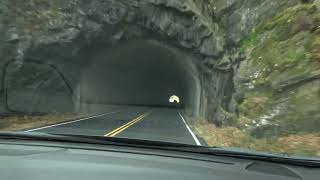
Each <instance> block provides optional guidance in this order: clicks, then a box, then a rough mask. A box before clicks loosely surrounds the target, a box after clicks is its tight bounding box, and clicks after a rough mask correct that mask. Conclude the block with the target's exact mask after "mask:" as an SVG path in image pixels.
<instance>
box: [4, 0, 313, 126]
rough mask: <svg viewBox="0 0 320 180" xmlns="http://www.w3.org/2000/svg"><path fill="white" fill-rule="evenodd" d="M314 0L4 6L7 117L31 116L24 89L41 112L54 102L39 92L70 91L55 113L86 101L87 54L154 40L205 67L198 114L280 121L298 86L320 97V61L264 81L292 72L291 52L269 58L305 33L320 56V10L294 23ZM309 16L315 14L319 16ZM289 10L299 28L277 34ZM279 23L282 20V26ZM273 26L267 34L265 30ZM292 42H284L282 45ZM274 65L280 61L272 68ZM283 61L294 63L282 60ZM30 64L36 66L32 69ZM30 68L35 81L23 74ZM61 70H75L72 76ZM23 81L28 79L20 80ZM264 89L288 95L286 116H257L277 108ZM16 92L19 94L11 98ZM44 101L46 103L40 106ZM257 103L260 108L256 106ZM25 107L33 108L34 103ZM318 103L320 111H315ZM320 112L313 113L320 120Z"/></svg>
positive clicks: (225, 120)
mask: <svg viewBox="0 0 320 180" xmlns="http://www.w3.org/2000/svg"><path fill="white" fill-rule="evenodd" d="M305 3H307V5H305ZM312 3H313V2H312V1H300V0H282V1H279V0H251V1H248V0H91V1H86V0H70V1H65V0H56V1H44V0H28V1H26V2H22V1H19V0H1V7H0V8H1V9H0V19H1V23H0V33H1V34H3V36H1V37H0V58H1V61H0V69H1V72H2V73H1V74H0V76H1V85H0V89H1V102H2V103H3V104H2V106H3V107H4V108H2V110H3V111H4V110H10V107H11V108H12V107H14V109H19V110H21V111H24V110H26V111H27V110H28V109H25V108H23V107H15V106H14V104H17V103H15V102H17V101H19V100H21V98H19V96H16V95H14V92H15V91H18V92H21V91H26V90H25V89H23V90H21V89H20V90H19V86H21V84H24V85H23V87H26V86H27V87H29V88H30V89H29V90H28V91H26V92H29V93H31V94H35V96H40V97H32V98H31V99H25V100H24V101H23V102H25V103H31V104H32V103H36V102H37V103H38V104H39V105H40V104H41V102H45V101H46V100H45V99H44V97H42V96H41V93H35V92H43V96H46V95H47V94H48V93H49V94H50V93H53V94H54V92H56V90H59V92H61V94H55V96H57V97H59V98H55V99H53V100H52V101H53V102H56V103H53V104H55V105H54V107H61V108H62V109H63V108H67V107H64V106H62V105H59V102H64V101H61V99H71V101H72V100H73V101H74V99H76V97H75V93H74V92H75V91H76V89H77V84H78V82H79V76H78V74H79V71H80V70H81V68H82V67H85V66H86V65H87V64H88V60H87V59H86V58H85V56H86V55H85V54H83V52H84V51H85V50H86V49H88V48H89V47H90V46H92V45H94V44H104V45H105V46H115V45H117V43H119V42H122V41H129V40H134V39H145V40H152V41H155V42H156V43H157V44H160V45H161V46H164V47H167V48H168V49H171V50H172V51H174V52H176V51H179V53H181V54H184V55H185V56H186V57H188V58H190V59H192V60H191V61H190V62H188V63H191V64H192V66H194V67H195V68H196V71H197V73H195V74H196V75H195V76H197V79H199V84H200V87H201V88H200V91H199V92H197V93H198V94H199V97H200V102H199V103H200V104H199V109H198V111H199V112H198V113H196V114H197V115H200V116H204V117H206V118H208V119H209V120H210V121H211V122H214V123H216V124H217V125H235V124H237V123H238V122H239V121H238V120H239V119H240V121H241V122H242V121H245V122H247V121H248V122H247V123H243V124H242V125H246V126H250V127H251V124H252V123H249V121H250V122H251V121H256V118H258V116H260V115H261V116H263V115H264V114H265V112H269V116H270V117H272V116H274V117H276V116H278V114H281V113H280V112H279V113H277V112H278V111H281V107H282V106H286V107H289V106H290V105H287V104H286V103H289V102H286V100H285V98H286V97H288V94H290V92H292V88H293V89H295V90H298V89H300V90H299V91H300V95H299V97H300V96H303V94H305V93H307V92H306V91H305V90H307V91H308V92H309V91H311V89H312V93H311V94H313V93H314V95H315V96H316V97H313V98H319V96H318V95H317V93H316V92H319V88H318V87H317V85H318V84H317V80H318V79H319V72H318V71H319V68H318V69H317V68H316V67H318V66H317V65H318V64H317V63H318V62H317V60H314V62H312V63H311V62H310V64H306V67H307V68H306V70H301V71H300V70H297V71H299V73H296V71H292V72H287V71H284V72H283V73H282V74H277V76H278V77H277V78H274V79H273V80H272V83H271V84H270V83H265V82H260V81H264V79H259V78H260V72H261V71H265V72H269V73H270V74H271V75H270V76H272V75H273V72H270V71H272V70H271V69H270V68H271V67H269V66H270V63H271V66H275V65H276V64H278V65H279V66H277V68H278V69H279V71H282V69H280V68H285V67H282V66H289V65H288V64H286V62H287V61H288V62H291V61H290V58H292V56H291V54H283V52H276V53H275V54H274V56H272V57H271V56H270V57H269V55H270V54H269V55H268V54H263V53H262V52H263V51H265V50H267V49H268V48H271V49H272V48H275V47H277V48H282V49H283V51H286V50H290V46H289V44H288V45H287V46H286V40H287V41H292V43H294V42H295V41H298V40H299V39H294V38H298V37H296V36H295V34H299V32H300V31H303V32H304V33H307V34H304V35H305V36H307V37H310V38H311V39H313V40H314V43H315V45H314V46H315V48H314V49H310V51H308V53H309V54H305V56H303V55H301V57H300V58H301V61H305V60H307V59H308V58H309V59H317V58H318V52H319V49H317V48H318V45H317V43H318V40H315V39H317V38H318V37H319V34H317V33H318V29H317V25H318V26H319V24H317V23H318V19H317V18H318V17H319V12H318V10H317V9H318V8H317V7H316V6H314V7H313V8H315V9H316V10H313V9H311V10H306V12H305V13H307V14H308V16H307V17H308V18H307V19H304V18H303V17H299V16H297V17H296V16H292V19H290V18H291V17H290V18H289V19H288V17H286V13H290V12H291V10H293V11H295V9H294V8H298V9H299V7H305V6H310V5H309V4H312ZM314 3H318V1H317V0H316V1H315V2H314ZM290 8H291V9H290ZM292 8H293V9H292ZM288 9H289V10H288ZM309 11H314V12H312V13H314V15H313V14H312V13H311V14H310V12H309ZM299 12H300V11H299ZM302 12H303V11H302ZM281 13H285V14H282V16H284V17H283V19H285V20H286V21H293V22H295V23H296V24H294V23H293V24H292V27H291V26H290V32H288V31H287V30H286V31H282V30H279V31H280V32H279V31H278V29H277V27H274V26H272V24H274V25H279V26H280V27H282V26H287V25H286V24H277V23H278V20H279V21H282V18H281ZM279 16H280V17H279ZM274 17H278V18H279V19H272V18H274ZM296 18H297V20H296ZM299 18H300V19H301V18H302V20H300V19H299ZM273 21H277V22H273ZM289 23H290V22H289ZM264 24H266V25H265V27H264V28H263V29H262V30H261V31H258V30H260V29H259V27H262V26H263V25H264ZM279 33H282V34H281V35H279ZM290 33H291V34H290ZM273 34H276V35H277V39H272V38H274V37H272V35H273ZM278 36H279V37H278ZM301 36H302V35H301ZM248 38H249V39H248ZM265 38H266V39H268V38H271V40H273V41H274V42H273V43H275V42H276V43H275V44H270V43H269V42H268V41H267V40H266V39H265ZM280 40H282V41H280ZM253 41H254V44H253V43H252V42H253ZM310 41H311V40H310ZM283 42H284V45H281V43H283ZM252 46H256V48H255V47H252ZM278 46H279V47H278ZM302 46H303V45H301V47H302ZM297 47H299V46H297ZM259 48H260V49H261V50H259ZM295 50H296V49H292V51H295ZM260 51H261V52H260ZM259 53H260V54H259ZM270 53H273V52H270ZM303 53H304V51H303ZM281 55H283V57H282V56H281ZM260 56H261V57H260ZM296 56H298V55H296ZM280 57H281V59H279V58H280ZM286 58H288V60H285V59H286ZM268 59H272V61H270V62H269V60H268ZM278 60H279V61H282V60H284V61H285V62H283V63H281V62H279V63H278V62H277V61H278ZM181 61H183V60H181ZM257 61H258V62H257ZM292 61H293V60H292ZM310 61H311V60H310ZM259 62H263V63H266V66H268V67H266V66H264V65H261V66H260V65H258V64H259ZM26 63H27V64H28V65H27V66H24V64H26ZM263 63H262V64H263ZM313 63H314V64H313ZM56 64H59V67H56ZM186 64H187V62H186ZM316 64H317V65H316ZM292 66H295V65H292ZM268 68H269V69H268ZM272 68H275V67H272ZM294 68H295V67H293V68H291V69H294ZM311 69H312V70H311ZM58 70H59V71H58ZM27 71H32V72H34V73H35V74H32V73H27V75H22V74H21V73H23V72H27ZM60 71H61V72H66V73H65V74H63V75H62V74H61V73H60ZM258 72H259V73H258ZM257 73H258V74H257ZM285 73H287V74H285ZM50 74H51V75H50ZM52 74H54V75H52ZM275 75H276V74H274V76H275ZM21 77H24V78H21ZM264 78H268V77H267V76H264ZM17 79H20V81H21V82H20V83H18V81H17ZM35 79H38V80H35ZM12 82H13V83H12ZM255 83H259V85H261V86H262V85H263V87H265V86H267V87H268V88H271V89H272V92H277V93H278V94H277V96H279V97H281V98H278V99H277V101H278V100H283V101H281V102H282V103H275V104H273V103H271V104H272V105H274V106H275V107H279V109H277V108H276V109H264V108H265V107H266V106H265V105H262V106H263V107H262V109H263V110H261V111H258V110H257V112H258V114H255V115H254V116H251V114H250V112H248V111H250V108H253V109H254V108H259V104H260V105H261V103H262V104H263V103H264V102H265V101H269V99H266V97H265V96H264V95H261V98H260V96H259V98H258V99H256V94H255V93H256V92H257V93H258V92H259V93H260V88H259V90H258V86H257V85H255ZM259 87H260V86H259ZM10 88H11V89H13V90H12V91H11V90H10ZM49 89H50V90H51V91H52V92H50V90H49ZM248 89H249V90H248ZM8 90H10V93H13V94H10V93H8ZM283 92H286V93H287V94H285V95H284V94H282V93H283ZM295 93H296V94H299V93H298V92H295ZM301 93H302V94H301ZM252 94H253V95H252ZM307 94H308V93H307ZM268 96H269V95H268ZM272 96H275V94H273V95H272ZM66 97H68V98H66ZM252 98H253V99H252ZM34 99H38V100H37V101H36V102H34ZM29 101H30V102H29ZM252 101H254V102H252ZM311 101H312V98H311ZM20 102H21V101H20ZM63 104H70V103H63ZM254 104H257V105H255V106H254V107H251V106H252V105H254ZM289 104H290V103H289ZM21 106H24V107H26V106H25V104H22V105H21ZM67 106H68V107H69V105H67ZM239 106H240V109H239ZM317 106H318V104H317V105H316V106H313V107H317ZM52 108H53V107H50V109H52ZM310 108H311V107H310ZM311 109H312V108H311ZM311 109H309V110H310V111H312V112H313V113H315V114H316V115H317V116H318V115H319V113H316V112H314V109H312V110H311ZM0 110H1V109H0ZM60 110H61V109H60ZM309 110H308V111H309ZM57 111H59V109H57ZM273 111H275V112H273ZM303 112H305V111H303ZM270 113H271V114H276V115H270ZM266 116H267V115H266ZM314 117H315V116H314ZM243 119H245V120H243ZM268 123H269V121H268ZM271 124H272V123H271ZM274 124H277V123H273V125H274Z"/></svg>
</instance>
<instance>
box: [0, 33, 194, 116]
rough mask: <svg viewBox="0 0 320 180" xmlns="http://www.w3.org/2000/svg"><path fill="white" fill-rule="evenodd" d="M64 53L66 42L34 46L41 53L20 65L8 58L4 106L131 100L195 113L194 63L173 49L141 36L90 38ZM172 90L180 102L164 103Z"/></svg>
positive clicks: (68, 106) (75, 107) (71, 107)
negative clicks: (109, 39) (115, 40)
mask: <svg viewBox="0 0 320 180" xmlns="http://www.w3.org/2000/svg"><path fill="white" fill-rule="evenodd" d="M71 47H72V46H71ZM39 52H41V53H39ZM67 53H68V48H67V47H58V48H57V49H54V48H45V49H43V50H36V51H35V54H37V55H39V54H41V56H39V57H37V58H36V59H38V60H36V61H35V60H32V59H26V60H25V61H24V63H23V64H22V65H21V67H20V65H19V67H18V65H17V64H16V63H15V62H12V63H8V66H7V70H6V71H4V72H6V74H5V75H4V77H5V80H4V81H3V82H4V85H3V86H4V87H5V92H6V104H7V109H9V110H11V111H20V112H26V111H27V112H51V111H54V112H61V111H62V112H63V111H68V112H70V111H76V112H79V111H83V110H85V108H88V106H92V105H134V106H152V107H153V106H157V107H158V106H159V107H175V108H183V109H184V111H185V113H188V114H193V115H196V114H198V113H199V106H200V105H199V104H200V102H199V101H200V100H199V98H200V81H199V78H198V74H197V68H196V67H195V65H194V64H193V59H192V58H191V57H190V56H187V55H186V53H181V51H180V50H178V49H177V48H174V47H171V46H168V45H165V44H162V43H160V42H157V41H153V40H144V39H143V40H131V41H124V42H118V43H116V44H115V45H111V46H110V44H103V43H100V44H99V43H94V44H93V45H92V46H91V45H89V46H86V47H82V48H81V49H80V50H79V51H76V53H73V52H72V53H73V54H72V56H69V57H67V56H61V55H65V54H67ZM31 55H32V54H31ZM172 95H176V96H178V97H179V98H180V103H172V102H169V98H170V96H172ZM48 102H50V103H48Z"/></svg>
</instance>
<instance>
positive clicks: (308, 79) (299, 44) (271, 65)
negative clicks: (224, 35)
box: [239, 4, 320, 135]
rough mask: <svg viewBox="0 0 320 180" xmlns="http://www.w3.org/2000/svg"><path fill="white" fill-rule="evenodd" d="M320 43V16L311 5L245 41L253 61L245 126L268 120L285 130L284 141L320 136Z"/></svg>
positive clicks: (243, 110) (247, 67)
mask: <svg viewBox="0 0 320 180" xmlns="http://www.w3.org/2000/svg"><path fill="white" fill-rule="evenodd" d="M319 37H320V11H319V9H317V7H316V6H315V5H310V4H309V5H298V6H295V7H292V8H289V9H287V10H285V11H284V12H283V13H281V14H280V15H278V16H276V17H275V18H273V19H271V20H270V21H268V22H267V23H265V24H262V25H259V26H258V27H257V28H255V30H253V31H252V33H251V34H250V35H249V36H248V37H247V38H245V39H244V40H242V41H241V48H240V49H241V51H243V52H245V53H246V55H247V59H246V60H245V62H244V63H243V64H242V65H241V67H240V69H239V76H240V77H242V78H247V79H248V81H249V83H247V85H245V86H247V87H246V88H247V90H246V93H245V100H244V102H243V103H241V104H240V106H239V112H240V117H242V121H240V126H243V125H245V124H246V123H248V122H250V121H253V120H255V121H259V120H261V119H266V118H262V117H267V120H268V121H270V122H271V123H274V124H277V125H279V126H281V127H282V128H281V129H282V130H280V131H282V132H280V133H279V134H280V135H289V134H295V133H301V132H304V133H308V132H317V131H320V122H319V121H320V114H319V111H318V110H319V109H318V108H319V107H320V103H319V102H320V94H319V92H320V85H319V81H320V71H319V70H320V58H319V52H320V41H319V40H320V38H319ZM248 77H249V78H248ZM277 108H278V109H277ZM317 109H318V110H317ZM243 119H245V121H243ZM241 122H245V124H241ZM260 130H261V129H260ZM266 131H267V130H266ZM265 133H267V132H265ZM279 134H274V135H279Z"/></svg>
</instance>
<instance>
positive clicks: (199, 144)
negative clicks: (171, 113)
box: [179, 112, 201, 146]
mask: <svg viewBox="0 0 320 180" xmlns="http://www.w3.org/2000/svg"><path fill="white" fill-rule="evenodd" d="M179 115H180V117H181V119H182V121H183V122H184V124H185V125H186V127H187V129H188V131H189V132H190V134H191V136H192V137H193V140H194V141H195V142H196V144H197V145H198V146H201V143H200V141H199V140H198V138H197V136H196V135H195V134H194V133H193V132H192V130H191V129H190V127H189V126H188V124H187V122H186V120H185V119H184V118H183V116H182V115H181V113H180V112H179Z"/></svg>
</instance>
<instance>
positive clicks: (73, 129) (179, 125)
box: [29, 107, 200, 145]
mask: <svg viewBox="0 0 320 180" xmlns="http://www.w3.org/2000/svg"><path fill="white" fill-rule="evenodd" d="M31 131H32V132H34V131H37V132H46V133H53V134H81V135H98V136H109V137H120V138H133V139H146V140H155V141H166V142H176V143H184V144H194V145H200V142H199V140H198V139H197V137H196V136H195V135H194V133H193V132H192V131H191V129H190V128H189V127H188V125H187V124H186V122H185V120H184V118H183V117H182V116H181V114H180V110H179V109H172V108H146V107H130V108H128V107H126V108H117V109H114V110H112V111H110V112H106V113H104V114H99V115H97V116H93V117H89V118H84V119H79V120H76V121H71V122H67V123H61V124H56V125H52V126H45V127H40V128H37V129H31V130H29V132H31Z"/></svg>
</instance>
